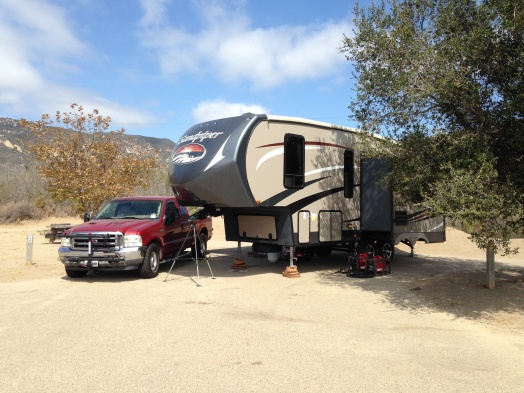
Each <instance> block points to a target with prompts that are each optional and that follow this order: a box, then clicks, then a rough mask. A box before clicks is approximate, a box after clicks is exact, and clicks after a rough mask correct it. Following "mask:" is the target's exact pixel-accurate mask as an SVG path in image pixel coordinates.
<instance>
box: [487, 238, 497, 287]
mask: <svg viewBox="0 0 524 393" xmlns="http://www.w3.org/2000/svg"><path fill="white" fill-rule="evenodd" d="M486 279H487V282H486V288H488V289H495V250H494V249H493V247H491V246H488V247H487V248H486Z"/></svg>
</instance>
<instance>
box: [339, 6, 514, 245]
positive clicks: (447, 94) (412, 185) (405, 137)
mask: <svg viewBox="0 0 524 393" xmlns="http://www.w3.org/2000/svg"><path fill="white" fill-rule="evenodd" d="M355 26H356V29H355V31H354V32H353V34H348V35H346V36H345V37H344V41H343V46H342V48H341V51H342V52H343V53H345V55H346V57H347V59H348V60H349V61H351V62H352V63H353V65H354V70H355V73H354V77H355V78H356V91H357V94H356V96H355V98H354V99H353V100H352V101H351V103H350V105H349V107H350V109H351V110H352V117H353V119H355V120H357V121H358V122H359V124H360V126H361V127H362V128H363V129H364V130H366V131H368V132H369V133H375V134H377V133H378V134H381V135H383V136H385V137H386V138H385V140H384V144H383V146H382V147H381V148H380V149H376V147H373V148H370V146H372V145H371V144H369V143H367V144H365V146H367V153H366V154H369V155H381V156H386V157H387V158H388V159H389V162H390V163H391V173H390V177H389V180H390V181H391V182H392V183H393V185H394V187H395V188H396V190H397V191H398V192H399V193H400V194H401V195H402V196H403V197H404V198H406V199H408V200H409V201H411V202H413V203H417V204H419V205H420V206H422V207H423V208H425V209H427V210H428V211H431V212H434V213H435V214H443V215H445V216H446V217H447V218H448V219H449V220H450V221H452V222H460V223H461V224H462V225H464V227H465V228H466V230H467V231H468V232H469V233H470V234H471V237H472V239H473V240H474V241H475V242H476V243H477V245H478V246H479V247H481V248H487V247H489V248H491V249H495V251H498V252H502V253H508V252H513V251H515V250H512V249H510V247H509V239H510V238H511V236H515V235H520V234H522V228H523V226H524V214H523V210H524V209H523V202H524V176H522V173H524V6H523V4H522V1H520V0H404V1H402V0H399V1H395V0H387V1H382V2H381V3H378V4H376V3H372V4H371V5H369V6H368V7H360V6H359V5H358V4H357V5H356V6H355Z"/></svg>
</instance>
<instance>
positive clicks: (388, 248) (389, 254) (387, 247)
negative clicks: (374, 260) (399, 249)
mask: <svg viewBox="0 0 524 393" xmlns="http://www.w3.org/2000/svg"><path fill="white" fill-rule="evenodd" d="M394 255H395V247H393V245H392V244H391V243H390V242H385V243H382V244H381V245H380V256H381V257H382V258H384V259H388V260H390V261H391V260H392V259H393V256H394Z"/></svg>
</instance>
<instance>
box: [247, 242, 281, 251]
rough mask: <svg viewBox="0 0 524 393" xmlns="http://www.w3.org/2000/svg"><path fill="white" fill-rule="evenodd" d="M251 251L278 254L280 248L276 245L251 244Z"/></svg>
mask: <svg viewBox="0 0 524 393" xmlns="http://www.w3.org/2000/svg"><path fill="white" fill-rule="evenodd" d="M251 249H252V250H253V251H254V252H278V253H279V254H280V252H281V251H282V246H279V245H276V244H266V243H253V245H252V246H251Z"/></svg>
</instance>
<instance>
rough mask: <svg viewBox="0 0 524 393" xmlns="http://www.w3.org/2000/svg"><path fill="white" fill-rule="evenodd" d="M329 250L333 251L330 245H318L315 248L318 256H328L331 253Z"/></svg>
mask: <svg viewBox="0 0 524 393" xmlns="http://www.w3.org/2000/svg"><path fill="white" fill-rule="evenodd" d="M331 251H333V247H331V246H319V247H317V249H316V250H315V252H316V253H317V255H318V256H319V257H320V258H327V257H329V256H330V255H331Z"/></svg>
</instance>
